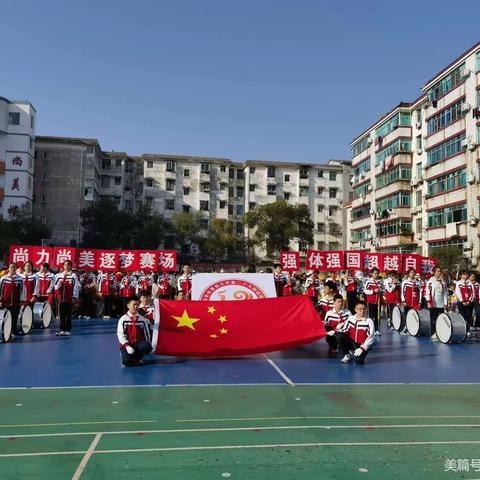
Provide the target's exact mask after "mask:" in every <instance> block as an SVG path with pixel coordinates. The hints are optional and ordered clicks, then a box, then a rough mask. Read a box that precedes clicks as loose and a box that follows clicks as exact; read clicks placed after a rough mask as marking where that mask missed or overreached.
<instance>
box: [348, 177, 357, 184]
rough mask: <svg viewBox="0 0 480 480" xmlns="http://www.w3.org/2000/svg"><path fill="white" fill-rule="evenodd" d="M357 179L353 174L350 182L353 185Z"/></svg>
mask: <svg viewBox="0 0 480 480" xmlns="http://www.w3.org/2000/svg"><path fill="white" fill-rule="evenodd" d="M356 181H357V177H355V176H353V177H352V178H351V179H350V183H351V184H352V185H353V184H354V183H355V182H356Z"/></svg>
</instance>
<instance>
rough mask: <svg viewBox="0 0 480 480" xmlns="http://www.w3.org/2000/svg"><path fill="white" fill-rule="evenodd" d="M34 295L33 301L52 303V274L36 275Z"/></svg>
mask: <svg viewBox="0 0 480 480" xmlns="http://www.w3.org/2000/svg"><path fill="white" fill-rule="evenodd" d="M34 294H35V300H37V299H38V300H42V301H46V300H47V299H48V301H49V302H53V273H51V272H47V273H40V272H38V273H37V282H36V283H35V291H34Z"/></svg>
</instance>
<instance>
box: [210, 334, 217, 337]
mask: <svg viewBox="0 0 480 480" xmlns="http://www.w3.org/2000/svg"><path fill="white" fill-rule="evenodd" d="M210 338H218V335H215V334H213V335H210Z"/></svg>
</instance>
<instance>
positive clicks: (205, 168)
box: [200, 162, 210, 173]
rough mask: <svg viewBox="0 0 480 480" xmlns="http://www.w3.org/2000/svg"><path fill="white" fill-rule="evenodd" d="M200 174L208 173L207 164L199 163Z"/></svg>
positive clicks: (208, 166)
mask: <svg viewBox="0 0 480 480" xmlns="http://www.w3.org/2000/svg"><path fill="white" fill-rule="evenodd" d="M200 172H201V173H210V164H209V163H207V162H202V163H200Z"/></svg>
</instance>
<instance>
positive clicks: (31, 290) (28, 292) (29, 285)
mask: <svg viewBox="0 0 480 480" xmlns="http://www.w3.org/2000/svg"><path fill="white" fill-rule="evenodd" d="M20 276H21V277H22V280H23V288H24V290H25V293H24V297H25V301H26V302H29V303H30V302H33V301H34V300H35V299H34V295H35V284H36V283H37V276H36V275H35V273H33V272H32V273H22V274H20Z"/></svg>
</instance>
